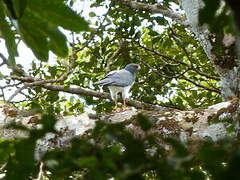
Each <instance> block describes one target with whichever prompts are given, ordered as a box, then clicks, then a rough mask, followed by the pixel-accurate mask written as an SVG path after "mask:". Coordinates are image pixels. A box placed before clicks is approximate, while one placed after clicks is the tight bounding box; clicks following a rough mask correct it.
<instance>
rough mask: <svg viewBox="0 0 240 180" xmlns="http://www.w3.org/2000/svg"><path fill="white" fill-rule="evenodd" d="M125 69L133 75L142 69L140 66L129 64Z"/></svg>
mask: <svg viewBox="0 0 240 180" xmlns="http://www.w3.org/2000/svg"><path fill="white" fill-rule="evenodd" d="M124 69H125V70H127V71H130V72H131V73H136V72H138V71H139V70H140V69H141V68H140V66H139V65H138V64H134V63H131V64H128V65H127V66H126V67H125V68H124Z"/></svg>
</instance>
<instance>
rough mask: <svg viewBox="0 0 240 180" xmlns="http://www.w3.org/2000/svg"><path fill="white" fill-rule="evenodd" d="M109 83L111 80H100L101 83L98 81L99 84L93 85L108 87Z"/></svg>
mask: <svg viewBox="0 0 240 180" xmlns="http://www.w3.org/2000/svg"><path fill="white" fill-rule="evenodd" d="M109 83H110V82H109V80H107V79H103V80H100V81H97V82H95V83H93V85H98V86H106V85H108V84H109Z"/></svg>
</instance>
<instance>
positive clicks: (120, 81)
mask: <svg viewBox="0 0 240 180" xmlns="http://www.w3.org/2000/svg"><path fill="white" fill-rule="evenodd" d="M134 80H135V76H134V75H133V74H132V73H130V72H129V71H127V70H124V69H122V70H116V71H111V72H110V73H108V74H107V75H106V76H105V78H104V79H102V80H100V81H98V82H96V83H94V84H95V85H102V86H120V87H125V86H129V85H131V84H132V83H133V82H134Z"/></svg>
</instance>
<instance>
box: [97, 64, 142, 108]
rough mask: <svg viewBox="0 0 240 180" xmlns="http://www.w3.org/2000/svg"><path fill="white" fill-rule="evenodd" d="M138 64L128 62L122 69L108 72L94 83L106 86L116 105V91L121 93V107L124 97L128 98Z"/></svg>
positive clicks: (124, 105)
mask: <svg viewBox="0 0 240 180" xmlns="http://www.w3.org/2000/svg"><path fill="white" fill-rule="evenodd" d="M140 69H141V68H140V65H139V64H135V63H130V64H128V65H126V67H125V68H124V69H121V70H114V71H111V72H109V73H108V74H107V75H106V76H105V77H104V78H103V79H102V80H100V81H97V82H95V83H94V85H100V86H103V87H108V89H109V91H110V95H111V99H112V100H113V101H115V106H116V107H117V99H118V93H121V94H122V99H123V107H126V99H128V98H129V91H130V88H131V87H132V85H133V84H134V82H135V79H136V74H137V72H138V71H139V70H140Z"/></svg>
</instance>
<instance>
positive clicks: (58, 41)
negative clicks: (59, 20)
mask: <svg viewBox="0 0 240 180" xmlns="http://www.w3.org/2000/svg"><path fill="white" fill-rule="evenodd" d="M43 30H44V31H45V32H46V33H47V34H48V36H49V38H50V40H49V48H50V50H52V51H53V52H54V53H55V54H57V55H58V56H60V57H66V56H67V55H68V47H67V39H66V37H65V36H64V35H63V34H62V32H61V31H59V30H58V29H57V27H51V26H49V27H46V29H43Z"/></svg>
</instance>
